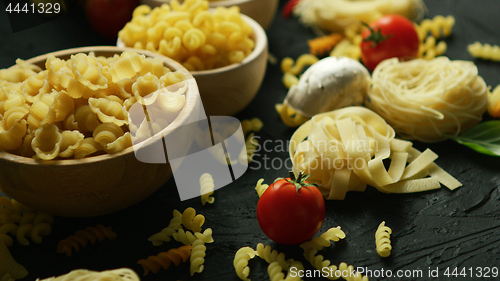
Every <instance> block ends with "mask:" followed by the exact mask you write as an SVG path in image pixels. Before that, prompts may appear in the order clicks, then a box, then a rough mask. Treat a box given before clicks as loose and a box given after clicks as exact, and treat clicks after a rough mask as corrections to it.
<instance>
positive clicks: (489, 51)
mask: <svg viewBox="0 0 500 281" xmlns="http://www.w3.org/2000/svg"><path fill="white" fill-rule="evenodd" d="M467 51H468V52H469V54H470V55H471V56H473V57H474V58H479V59H483V60H491V61H500V46H498V45H490V44H488V43H485V44H482V43H481V42H478V41H476V42H474V43H473V44H470V45H468V46H467Z"/></svg>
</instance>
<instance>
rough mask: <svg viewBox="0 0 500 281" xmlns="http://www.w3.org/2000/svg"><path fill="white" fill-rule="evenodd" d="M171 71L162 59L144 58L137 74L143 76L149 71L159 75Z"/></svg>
mask: <svg viewBox="0 0 500 281" xmlns="http://www.w3.org/2000/svg"><path fill="white" fill-rule="evenodd" d="M169 72H171V71H170V69H169V68H168V67H166V66H165V65H164V64H163V61H162V60H160V59H158V58H149V57H148V58H145V59H144V61H143V62H142V69H141V71H140V72H139V76H144V75H146V74H147V73H151V74H152V75H154V76H156V77H161V76H163V75H165V74H166V73H169Z"/></svg>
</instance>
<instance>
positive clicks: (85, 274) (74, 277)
mask: <svg viewBox="0 0 500 281" xmlns="http://www.w3.org/2000/svg"><path fill="white" fill-rule="evenodd" d="M37 280H38V279H37ZM68 280H71V281H85V280H114V281H140V280H141V279H140V278H139V276H138V275H137V273H135V271H133V270H132V269H129V268H118V269H112V270H105V271H100V272H99V271H91V270H87V269H75V270H72V271H70V272H69V273H66V274H63V275H61V276H58V277H50V278H46V279H41V280H39V281H68ZM2 281H3V280H2Z"/></svg>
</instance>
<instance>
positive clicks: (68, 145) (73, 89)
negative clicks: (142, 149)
mask: <svg viewBox="0 0 500 281" xmlns="http://www.w3.org/2000/svg"><path fill="white" fill-rule="evenodd" d="M45 66H46V69H45V70H42V69H40V68H38V67H36V66H35V65H30V64H28V63H26V62H24V61H21V60H18V63H17V68H10V69H4V70H1V71H0V72H1V75H0V114H1V115H2V117H3V118H1V120H0V149H1V150H4V151H9V152H12V153H15V154H19V155H22V156H26V157H36V158H38V159H45V160H50V159H55V158H70V157H77V158H78V157H80V158H81V157H86V156H90V155H93V154H94V153H99V154H102V153H115V152H119V151H122V150H124V149H125V148H127V147H130V146H132V145H133V143H132V135H131V134H130V132H128V130H127V128H126V127H125V126H124V125H128V123H129V114H128V110H130V108H131V107H132V105H133V104H134V103H136V102H141V101H143V100H144V97H146V96H148V95H150V94H151V93H155V92H158V94H160V93H161V91H158V90H160V89H162V90H163V89H165V88H166V87H171V88H172V89H175V91H174V90H168V89H165V91H164V92H167V93H173V94H176V95H177V96H176V97H175V98H172V97H169V98H163V100H162V104H161V106H162V107H160V104H159V103H158V102H157V101H156V98H153V99H152V100H151V101H150V102H149V103H148V104H151V105H152V106H154V107H155V108H156V111H158V110H161V109H162V108H165V109H169V112H168V114H164V115H162V116H161V117H162V118H158V120H153V123H154V124H155V126H154V127H155V128H161V129H163V128H165V127H166V126H167V125H168V124H169V123H170V122H172V121H173V120H174V119H175V118H176V117H177V115H178V114H179V113H180V111H181V109H182V108H183V107H184V105H185V96H184V93H185V91H186V89H187V83H186V82H185V80H186V77H185V76H184V74H183V73H182V72H180V71H176V72H172V71H171V70H170V69H169V68H167V67H165V66H164V64H163V62H162V61H161V60H160V59H158V58H148V57H146V56H145V55H140V54H137V53H136V52H134V51H125V52H123V53H121V54H117V55H115V56H113V57H107V58H106V57H101V56H99V57H98V56H95V54H94V53H92V52H90V53H89V54H83V53H78V54H74V55H72V56H71V57H70V59H68V60H63V59H60V58H56V57H54V56H52V55H50V56H48V58H47V60H46V62H45ZM150 81H153V83H151V82H150ZM176 83H177V84H179V85H182V87H177V85H176ZM134 85H135V86H134ZM151 85H153V87H151ZM160 115H161V114H158V113H155V116H160ZM167 115H168V117H166V116H167ZM102 123H114V124H116V125H117V126H119V127H121V126H124V127H123V133H122V134H121V135H120V136H118V137H117V138H116V139H115V140H114V141H113V142H109V143H107V144H106V145H105V146H101V145H100V144H98V143H97V142H95V141H94V140H93V139H88V138H89V137H91V136H93V132H94V130H95V129H96V128H97V127H98V126H99V125H100V124H102ZM26 125H28V126H26ZM45 125H53V126H55V127H57V130H56V129H52V131H54V132H53V135H54V136H58V135H62V134H63V132H66V131H68V132H66V133H64V136H65V137H64V143H63V144H62V149H60V152H61V153H60V154H58V153H56V151H55V150H54V151H52V150H51V151H45V152H46V153H49V152H50V153H49V154H50V155H45V154H46V153H42V152H41V151H42V150H41V143H40V142H39V141H38V140H39V138H40V136H39V137H38V138H36V136H35V133H36V132H37V131H39V130H40V129H41V128H42V127H43V126H45ZM47 128H48V127H46V128H45V130H44V131H46V132H47V131H48V130H47ZM76 130H77V131H79V133H80V134H81V135H83V136H84V137H85V139H87V140H85V141H84V142H83V144H84V145H83V147H79V146H80V142H82V137H81V135H78V133H76V132H72V133H70V132H71V131H76ZM40 131H42V130H40ZM56 131H57V132H56ZM157 131H159V129H158V130H157ZM46 136H48V134H46ZM33 140H35V142H36V143H33ZM48 146H51V145H47V146H46V148H47V147H48ZM57 146H59V145H55V146H54V147H52V148H56V147H57ZM77 146H78V147H77ZM35 147H37V149H35ZM52 148H51V149H52ZM77 150H78V151H77ZM100 151H101V152H100ZM37 152H38V153H37ZM37 154H38V155H37ZM40 154H44V155H42V156H40ZM56 154H57V155H56Z"/></svg>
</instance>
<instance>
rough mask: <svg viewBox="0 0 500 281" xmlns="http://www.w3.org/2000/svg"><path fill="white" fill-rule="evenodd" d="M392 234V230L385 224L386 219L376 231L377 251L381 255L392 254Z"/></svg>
mask: <svg viewBox="0 0 500 281" xmlns="http://www.w3.org/2000/svg"><path fill="white" fill-rule="evenodd" d="M391 234H392V230H391V228H389V227H388V226H386V225H385V221H383V222H381V223H380V225H379V226H378V228H377V231H376V232H375V244H376V246H377V253H378V254H379V255H380V256H381V257H384V258H386V257H388V256H390V255H391V250H392V245H391Z"/></svg>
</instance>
